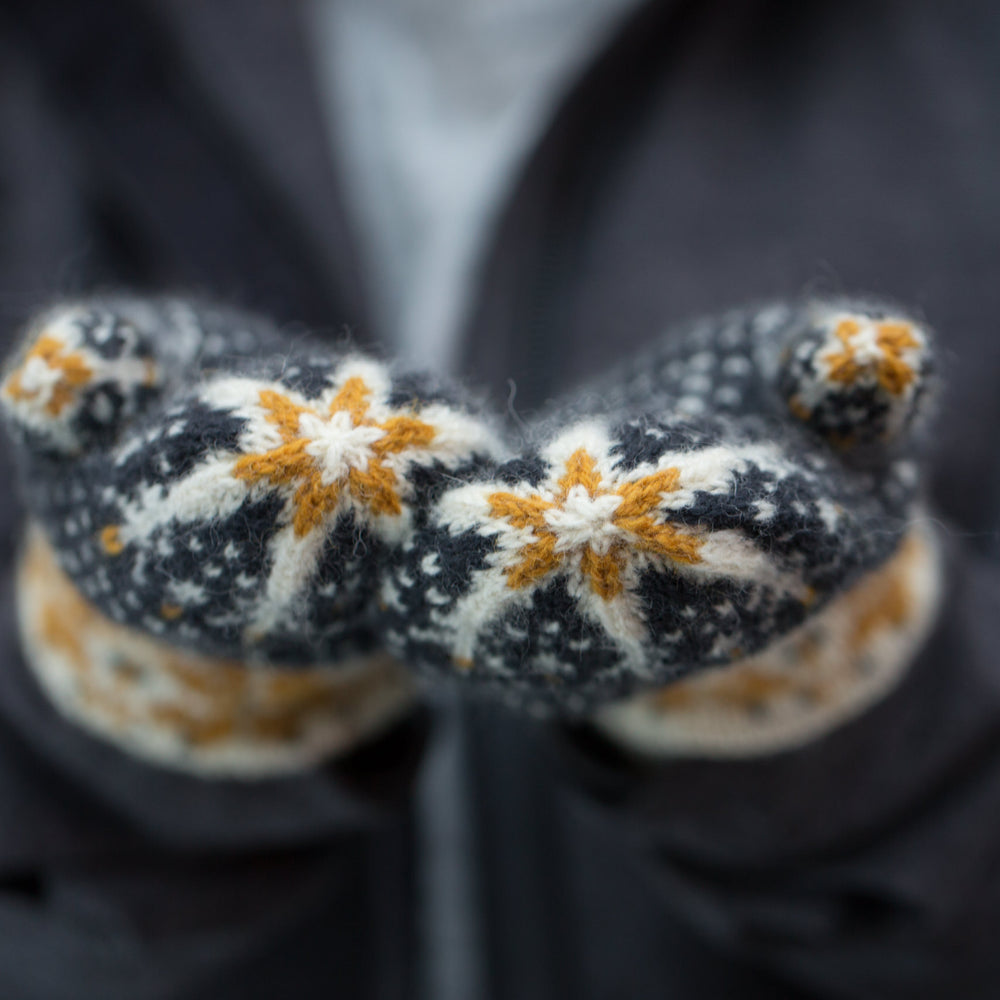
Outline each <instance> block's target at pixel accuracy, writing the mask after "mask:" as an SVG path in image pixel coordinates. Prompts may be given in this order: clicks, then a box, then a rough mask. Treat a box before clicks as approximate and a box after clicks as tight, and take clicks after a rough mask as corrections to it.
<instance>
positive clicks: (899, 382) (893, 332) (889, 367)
mask: <svg viewBox="0 0 1000 1000" xmlns="http://www.w3.org/2000/svg"><path fill="white" fill-rule="evenodd" d="M861 329H862V326H861V323H859V322H858V321H857V320H854V319H844V320H841V321H840V322H839V323H838V324H837V328H836V329H835V330H834V331H833V333H834V336H835V337H836V338H837V339H838V340H839V341H840V343H841V345H842V349H841V350H839V351H834V352H833V353H832V354H828V355H826V358H825V360H826V362H827V364H828V365H829V366H830V369H829V378H830V380H831V381H832V382H840V383H842V384H844V385H853V384H854V383H855V382H856V381H857V380H858V378H860V377H861V376H862V375H864V374H868V373H869V372H871V371H872V370H873V369H874V371H875V375H876V378H877V379H878V383H879V385H880V386H882V388H883V389H885V390H886V392H889V393H891V394H892V395H893V396H898V395H899V394H900V393H901V392H902V391H903V390H904V389H905V388H906V387H907V386H908V385H909V384H910V383H911V382H912V381H913V380H914V379H915V378H916V373H915V372H914V370H913V369H912V368H911V367H910V366H909V365H908V364H907V363H906V362H905V361H904V360H903V357H902V352H903V351H905V350H907V349H912V348H919V347H920V346H921V344H920V341H918V340H917V338H916V337H915V336H914V335H913V328H912V327H911V326H910V324H909V323H903V322H901V321H899V320H891V321H886V322H882V323H876V324H875V345H876V347H877V348H878V351H879V357H878V359H877V360H875V361H869V360H867V359H859V357H858V347H857V345H856V344H855V343H854V338H855V337H856V336H857V334H858V333H860V332H861Z"/></svg>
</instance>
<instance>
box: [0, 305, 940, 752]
mask: <svg viewBox="0 0 1000 1000" xmlns="http://www.w3.org/2000/svg"><path fill="white" fill-rule="evenodd" d="M930 380H931V351H930V343H929V339H928V335H927V333H926V331H924V330H923V329H922V328H921V327H919V326H918V325H917V324H915V323H913V322H912V321H910V320H906V319H903V318H900V317H899V316H898V315H894V314H887V313H885V312H884V311H883V310H881V309H880V308H879V307H871V308H868V307H859V306H857V305H850V304H843V305H838V304H825V305H823V304H811V305H808V306H804V307H799V308H793V307H770V308H767V309H763V310H756V311H751V312H747V313H743V314H733V315H729V316H726V317H723V319H721V320H719V321H717V322H707V323H703V324H700V325H698V326H697V327H695V328H693V329H692V330H691V331H689V332H687V333H683V334H680V335H677V336H673V337H671V338H669V340H668V343H667V346H665V347H664V348H663V350H662V351H661V352H659V353H657V354H654V355H651V356H648V357H646V358H644V359H642V360H641V361H640V362H639V363H637V364H635V365H633V366H632V367H631V369H629V370H625V371H623V372H622V373H620V374H619V375H618V376H617V377H616V378H613V379H610V380H609V381H608V382H607V383H606V384H605V385H603V386H598V387H596V388H595V389H593V390H588V391H586V392H584V393H579V394H577V396H576V397H575V398H574V399H572V400H568V401H566V402H564V403H562V404H560V405H557V406H556V407H555V408H554V410H553V411H552V413H551V414H548V415H546V416H545V417H543V418H542V419H541V420H540V421H539V422H538V423H537V424H536V426H535V427H534V428H533V429H532V432H531V434H530V441H529V444H528V446H527V447H525V448H522V449H519V450H518V453H515V457H511V452H510V451H509V450H508V447H507V446H506V445H505V443H504V441H503V440H502V439H501V437H500V435H499V433H498V431H497V430H496V428H495V426H494V423H495V422H494V421H492V420H491V419H490V418H489V416H488V415H486V414H484V413H482V412H481V411H480V410H479V408H478V407H477V406H475V405H474V404H473V403H472V402H471V401H470V399H469V397H468V396H466V395H465V394H464V393H462V392H460V391H458V390H457V389H455V388H453V387H451V386H447V385H445V384H443V383H441V382H440V381H438V380H435V379H431V378H428V377H421V376H414V375H409V374H405V373H399V372H397V371H395V370H394V369H393V368H392V367H390V366H387V365H385V364H383V363H380V362H377V361H375V360H372V359H370V358H364V357H362V356H360V355H358V354H356V353H353V352H350V351H347V350H345V351H343V352H331V351H330V350H329V349H326V350H320V349H319V348H317V347H316V346H315V345H312V344H310V343H308V342H307V341H305V340H300V341H298V342H293V343H288V342H287V341H286V340H285V339H284V338H282V337H281V336H280V335H279V334H278V333H277V331H275V330H274V329H273V328H271V327H270V326H268V325H267V324H265V323H262V322H261V321H259V320H252V319H249V318H247V317H243V316H241V315H239V314H235V313H232V312H228V311H225V310H217V309H212V308H207V307H199V308H195V307H193V306H191V305H189V304H185V303H181V302H175V301H164V302H158V303H150V302H139V301H134V300H123V299H121V300H118V299H116V300H103V301H102V300H98V301H95V302H90V303H84V304H82V305H76V306H67V307H63V308H61V309H58V310H55V311H54V312H52V313H51V314H49V315H48V316H46V317H43V318H42V320H40V322H39V323H38V325H37V327H36V330H35V332H34V333H33V335H32V336H31V337H30V338H29V342H28V346H27V348H26V350H25V352H24V353H23V355H22V356H21V357H20V358H19V359H18V360H17V362H16V364H15V367H14V369H13V371H12V372H11V374H10V375H9V376H8V378H7V381H6V382H5V384H4V387H3V389H2V391H0V398H2V399H3V402H4V405H5V408H6V410H7V413H8V417H9V423H10V426H11V428H12V431H13V434H14V436H15V439H16V440H17V442H18V444H19V453H20V456H21V460H22V461H21V465H22V471H23V478H24V482H25V485H26V489H27V495H28V498H29V502H30V506H31V511H32V514H33V516H34V518H35V520H36V522H37V524H38V526H39V528H38V531H37V532H36V533H35V534H34V536H33V537H34V541H33V542H32V543H31V546H30V548H29V551H28V555H27V557H26V559H25V561H24V564H23V574H24V577H25V579H24V585H23V586H22V588H21V598H22V600H21V605H22V626H23V632H24V636H25V644H26V647H27V649H28V652H29V659H30V661H31V663H32V666H33V668H34V669H35V671H36V673H37V674H38V675H39V677H40V679H41V680H42V683H43V685H44V686H45V687H46V689H47V690H48V691H49V693H50V694H51V695H52V697H53V698H54V699H55V701H56V702H57V703H58V704H59V705H60V706H61V707H62V708H63V709H64V710H65V711H66V712H68V713H70V714H72V715H74V716H75V717H77V718H80V719H81V720H82V721H84V722H85V723H86V724H88V725H90V726H91V727H92V728H94V729H96V730H99V731H101V732H104V733H105V734H108V735H111V736H112V737H113V738H116V739H118V740H119V741H120V742H123V743H125V744H126V745H128V746H129V747H130V748H132V749H133V750H137V751H138V752H143V753H146V754H147V755H148V754H152V755H154V756H157V758H158V759H163V760H169V761H176V760H178V759H181V760H183V761H186V762H188V763H192V762H193V765H192V766H199V767H202V768H203V769H204V768H211V767H219V768H229V769H233V768H238V767H241V766H243V765H240V764H234V763H233V762H234V761H247V760H250V761H252V763H250V764H247V765H246V767H245V768H244V769H245V770H254V769H259V768H261V767H265V766H269V765H267V763H266V762H267V761H271V762H272V765H271V766H279V765H276V764H273V762H274V761H284V762H285V764H286V765H287V766H293V765H294V764H297V763H301V762H303V761H308V760H313V759H315V758H316V757H317V756H319V755H321V754H323V753H329V752H332V751H334V750H336V749H337V748H339V747H342V746H344V745H346V744H347V742H349V741H348V739H347V738H346V737H345V736H344V735H343V732H342V733H341V735H340V736H336V735H335V733H336V731H337V728H338V727H337V725H333V724H331V722H330V717H331V715H333V716H336V717H337V718H339V719H341V721H343V719H344V718H346V717H350V718H351V719H352V721H356V719H359V718H360V719H364V720H365V721H364V722H363V723H360V724H359V726H360V728H361V729H367V728H370V727H373V726H374V725H375V724H376V722H378V721H380V720H384V719H385V718H387V717H388V716H389V715H391V714H392V713H393V712H398V711H399V706H400V705H401V704H403V703H404V702H405V700H406V697H407V696H408V689H407V685H406V682H405V680H404V679H403V675H402V674H401V673H400V672H399V670H398V668H395V667H393V666H391V664H389V663H388V662H387V661H386V660H385V658H384V656H383V655H381V651H382V650H385V649H388V650H389V651H391V652H392V653H393V654H395V655H396V656H397V657H398V658H399V659H401V660H402V661H403V662H405V663H406V664H407V665H408V666H413V667H415V668H417V669H418V670H420V671H422V672H424V673H437V674H442V673H443V674H446V675H449V676H456V675H457V676H461V677H462V678H464V679H465V680H466V681H467V682H470V683H475V684H478V685H480V686H486V687H489V688H492V689H493V690H495V691H497V692H499V693H500V694H501V695H502V696H503V697H505V698H507V699H511V700H515V701H517V702H518V703H519V704H524V705H528V706H529V707H538V708H551V709H556V710H560V711H566V712H570V713H583V712H589V711H590V710H592V709H593V708H594V707H595V706H596V705H598V704H599V703H602V702H604V701H607V700H608V699H610V698H614V697H618V696H621V695H623V694H625V693H627V692H629V691H631V690H633V689H635V688H637V687H641V686H645V687H649V686H652V685H655V684H658V683H664V682H667V681H672V680H676V679H678V678H681V677H682V676H684V675H686V674H693V673H694V672H696V671H699V670H702V669H704V668H709V667H718V666H720V665H725V664H737V665H742V664H745V663H750V662H752V658H753V657H755V656H756V655H758V654H759V653H760V652H761V651H762V650H773V649H778V648H779V647H778V646H777V645H776V644H778V643H779V642H780V641H782V640H783V637H786V636H787V637H789V638H787V639H784V640H783V641H785V642H789V641H797V638H796V637H797V636H799V635H800V632H799V631H796V630H800V629H801V627H802V625H803V623H804V622H807V621H813V622H820V621H826V618H825V617H824V616H828V615H829V614H831V613H833V612H835V610H836V606H837V605H836V601H835V600H834V599H835V598H836V595H838V594H841V593H844V592H845V591H848V590H849V589H850V588H853V587H855V586H856V585H863V584H866V581H867V580H868V579H869V575H870V574H872V573H873V572H876V573H877V572H880V568H882V569H884V570H886V571H888V570H889V569H891V567H892V566H895V565H896V564H897V562H898V560H899V559H900V558H902V556H903V554H904V553H905V552H906V551H910V549H909V548H908V547H907V546H911V545H912V544H916V543H914V542H913V541H912V540H913V539H914V538H915V537H916V535H915V534H914V533H913V532H909V533H908V532H907V525H908V524H910V523H912V518H913V514H914V509H915V508H914V505H915V503H916V499H917V496H918V485H919V484H918V475H917V467H916V465H915V464H914V462H913V460H912V458H911V457H910V455H909V448H910V443H911V442H912V440H913V427H914V418H915V417H916V415H917V414H918V412H919V411H920V410H921V409H922V408H923V407H922V404H923V402H924V400H925V399H926V398H927V391H926V390H927V387H928V385H929V383H930ZM904 543H905V544H904ZM921 546H922V547H921V549H920V551H921V553H923V556H922V559H923V561H922V562H921V566H922V567H924V568H927V567H929V566H930V562H929V560H930V559H931V557H930V555H928V553H929V552H930V547H929V543H927V542H923V543H921ZM56 562H58V565H59V567H61V568H60V569H57V568H56ZM925 564H926V566H925ZM929 572H930V570H929V569H928V573H929ZM62 574H65V575H66V577H65V578H64V577H63V576H62ZM56 579H58V581H60V583H59V584H58V586H62V583H63V582H65V586H66V587H69V588H70V590H71V591H74V592H76V591H78V593H76V597H77V598H78V599H79V605H78V610H79V614H78V615H77V618H78V619H80V620H79V621H76V622H75V624H74V625H73V626H72V627H70V628H69V629H66V628H58V627H53V626H54V625H56V624H59V623H61V624H63V625H65V623H66V618H65V616H64V617H62V618H61V619H60V616H59V614H58V607H59V602H56V601H55V599H54V598H52V599H49V598H48V597H47V595H51V594H54V593H55V590H54V589H53V587H54V586H57V585H55V584H53V582H52V581H53V580H56ZM66 581H72V584H70V583H69V582H66ZM928 594H929V591H928ZM928 600H929V598H928ZM60 601H61V602H62V603H63V604H66V603H72V602H71V601H70V598H69V596H68V592H64V593H63V597H62V598H60ZM910 603H911V604H912V603H913V602H910ZM925 603H927V602H925ZM46 607H48V609H49V610H46ZM74 607H77V605H74ZM928 616H929V605H928V607H926V608H923V610H920V609H919V608H917V607H916V606H915V605H914V606H912V607H911V606H910V605H908V606H907V608H906V614H905V615H903V618H904V619H905V624H906V626H907V633H908V634H916V633H917V632H918V631H919V629H918V628H917V627H916V624H917V622H916V619H919V620H920V621H921V622H922V621H924V620H925V619H926V618H927V617H928ZM911 619H912V620H911ZM84 620H85V623H84ZM911 626H912V627H911ZM108 630H110V632H109V631H108ZM98 633H100V635H101V638H100V639H98V638H95V637H96V636H97V634H98ZM138 641H141V642H143V643H155V644H156V648H157V649H158V650H159V651H160V652H159V654H158V655H157V656H155V657H154V656H152V655H151V654H150V653H149V652H148V650H147V651H146V652H145V653H144V654H143V656H142V657H136V656H134V655H131V654H129V655H124V654H123V653H122V649H123V648H126V647H129V648H130V643H132V642H138ZM144 649H145V647H144ZM178 657H179V658H180V659H178ZM137 659H139V660H141V661H142V663H143V664H147V665H148V664H152V666H148V667H143V668H141V669H138V672H137V667H136V662H135V661H136V660H137ZM179 663H181V664H182V665H181V666H178V664H179ZM123 664H124V665H125V667H124V669H123V666H122V665H123ZM734 669H735V667H733V666H731V667H728V668H727V670H726V671H714V672H713V673H712V674H711V675H708V674H706V679H707V678H708V677H709V676H712V677H718V676H720V675H721V674H722V673H725V672H727V671H732V670H734ZM373 671H374V672H375V673H373ZM147 675H148V676H147ZM372 677H375V680H374V681H372V680H371V678H372ZM222 678H225V680H221V679H222ZM347 678H350V679H352V681H354V682H356V683H355V688H357V687H359V686H360V687H361V688H362V689H363V696H358V697H356V698H347V699H346V700H347V701H348V702H350V703H351V704H350V706H349V707H348V708H347V709H345V708H344V701H345V699H344V698H342V697H341V694H340V686H341V685H342V684H343V683H345V679H347ZM208 689H211V692H212V694H211V697H209V698H208V700H210V701H211V700H213V699H214V702H213V705H212V707H211V708H210V709H209V708H205V711H204V713H203V716H200V715H198V712H197V711H195V709H194V708H193V707H192V706H195V705H196V704H197V698H196V697H195V695H196V694H198V693H199V692H200V691H204V690H208ZM404 689H406V694H404V693H403V691H404ZM353 690H354V688H352V691H353ZM165 692H166V693H165ZM275 692H281V697H284V698H286V700H287V701H288V702H289V703H290V704H291V706H292V707H291V708H289V709H288V710H287V711H286V707H287V706H286V705H285V703H284V702H281V704H280V705H278V706H277V707H276V701H275V699H278V701H280V698H279V696H278V694H275ZM206 697H208V696H206ZM158 699H160V700H158ZM164 699H165V700H164ZM359 706H360V707H359ZM387 706H388V707H387ZM616 708H618V709H620V708H621V706H617V707H616ZM199 711H200V709H199ZM609 711H614V710H609ZM275 716H277V721H275ZM206 720H208V721H206ZM248 720H249V721H248ZM373 720H374V721H373ZM609 724H613V723H609ZM630 726H631V723H630ZM631 728H634V726H632V727H631ZM340 729H341V730H342V731H347V730H350V731H351V734H352V735H351V738H352V739H353V738H354V737H355V736H356V732H357V729H358V726H354V727H353V729H352V727H351V726H348V725H346V724H342V725H341V726H340ZM275 734H277V735H275Z"/></svg>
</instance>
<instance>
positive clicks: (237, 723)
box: [18, 526, 416, 778]
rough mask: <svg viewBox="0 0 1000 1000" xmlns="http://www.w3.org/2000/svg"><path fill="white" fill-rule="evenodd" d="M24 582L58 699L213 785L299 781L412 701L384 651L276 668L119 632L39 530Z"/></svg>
mask: <svg viewBox="0 0 1000 1000" xmlns="http://www.w3.org/2000/svg"><path fill="white" fill-rule="evenodd" d="M18 584H19V586H18V614H19V622H20V630H21V640H22V646H23V648H24V651H25V654H26V660H27V662H28V665H29V667H30V669H31V670H32V672H33V673H34V675H35V677H36V678H37V679H38V681H39V684H40V686H41V687H42V689H43V690H44V691H45V693H46V694H47V695H48V697H49V698H50V699H51V701H52V702H54V704H55V705H56V706H57V707H58V708H59V710H60V711H61V712H62V713H63V714H64V715H66V716H67V717H68V718H69V719H71V720H72V721H74V722H76V723H78V724H79V725H81V726H83V727H84V728H85V729H87V730H88V731H90V732H91V733H93V734H95V735H97V736H99V737H101V738H103V739H106V740H110V741H111V742H113V743H115V744H117V745H118V746H120V747H121V748H122V749H124V750H126V751H128V752H130V753H132V754H135V755H136V756H138V757H141V758H145V759H147V760H149V761H151V762H154V763H156V764H160V765H164V766H168V767H172V768H176V769H180V770H184V771H189V772H194V773H197V774H200V775H203V776H206V777H239V778H263V777H267V776H271V775H275V774H281V773H288V772H293V771H298V770H302V769H304V768H307V767H309V766H312V765H315V764H317V763H319V762H320V761H323V760H326V759H329V758H332V757H335V756H337V755H338V754H341V753H343V752H346V751H349V750H352V749H354V748H356V747H357V746H358V745H359V744H361V743H363V742H365V741H367V740H370V739H372V738H374V737H375V736H377V735H378V734H380V733H381V732H383V731H385V730H386V729H387V728H388V727H389V726H390V725H391V724H392V723H393V722H395V721H397V720H398V719H399V718H400V717H401V716H402V715H403V714H404V713H405V712H406V711H407V710H408V709H410V708H412V706H413V704H414V701H415V697H416V695H415V686H414V682H413V681H412V680H411V678H410V676H409V675H408V674H407V673H406V671H404V670H403V668H402V667H401V666H399V665H398V664H397V663H396V662H395V661H394V660H392V659H391V657H389V656H387V655H386V654H383V653H378V654H375V655H372V656H367V657H365V656H359V657H356V658H355V659H354V660H351V661H349V662H340V663H338V664H337V665H336V666H323V665H316V666H307V667H299V668H295V669H285V668H274V667H269V666H263V665H257V664H254V665H248V664H246V663H242V662H240V661H238V660H231V659H220V658H215V657H208V656H201V655H198V654H196V653H191V652H189V651H186V650H182V649H180V648H179V647H175V646H172V645H170V644H168V643H165V642H162V641H160V640H157V639H155V638H153V637H152V636H150V635H149V634H147V633H145V632H142V631H140V630H138V629H134V628H128V627H126V626H124V625H119V624H117V623H116V622H113V621H111V619H109V618H107V617H106V616H105V615H103V614H102V613H101V612H100V611H99V610H98V609H97V608H95V607H94V606H93V605H92V604H91V603H90V602H89V601H87V600H86V598H84V596H83V595H82V594H81V593H80V592H79V591H78V590H77V589H76V587H75V586H74V585H73V584H72V582H71V581H70V580H69V578H68V577H67V576H66V574H65V573H64V572H63V571H62V569H61V568H60V567H59V565H58V563H57V562H56V558H55V555H54V553H53V550H52V548H51V547H50V545H49V543H48V541H47V539H46V538H45V536H44V534H43V532H42V531H41V529H40V528H38V527H37V526H32V527H31V529H30V530H29V532H28V540H27V544H26V546H25V549H24V552H23V554H22V557H21V562H20V567H19V573H18ZM166 613H168V614H169V609H166Z"/></svg>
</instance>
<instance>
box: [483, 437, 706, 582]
mask: <svg viewBox="0 0 1000 1000" xmlns="http://www.w3.org/2000/svg"><path fill="white" fill-rule="evenodd" d="M679 483H680V470H679V469H677V468H676V467H671V468H669V469H663V470H662V471H660V472H656V473H653V474H652V475H649V476H644V477H642V478H641V479H637V480H635V481H632V482H626V483H622V484H620V485H618V486H617V487H615V488H613V489H609V488H608V486H606V485H605V484H604V482H603V481H602V478H601V473H600V470H599V469H598V468H597V462H596V461H595V459H594V458H593V456H591V455H590V454H589V453H588V452H587V451H586V449H584V448H578V449H577V450H576V451H575V452H573V454H572V455H570V457H569V459H567V461H566V465H565V472H564V474H563V475H562V476H561V478H560V479H559V480H558V483H557V485H558V487H559V489H558V492H557V493H556V494H555V496H554V497H553V498H552V499H547V498H546V497H543V496H541V495H539V494H537V493H536V494H532V495H531V496H529V497H519V496H517V495H516V494H513V493H507V492H496V493H491V494H490V495H489V496H488V497H487V502H488V503H489V505H490V515H491V516H492V517H497V518H505V519H506V520H507V522H508V523H509V524H510V525H511V526H512V527H515V528H530V529H531V532H532V539H533V540H532V541H530V542H528V543H527V544H526V545H524V546H522V548H521V549H520V551H519V552H518V562H517V563H515V564H514V565H512V566H508V567H507V568H506V569H505V570H504V574H505V575H506V577H507V585H508V586H509V587H511V588H513V589H515V590H516V589H520V588H522V587H526V586H528V585H529V584H531V583H534V582H535V581H536V580H540V579H542V578H543V577H545V576H548V575H549V574H550V573H553V572H555V571H556V570H557V569H559V568H560V566H562V565H564V564H565V563H567V562H569V561H575V562H576V563H577V564H578V566H579V568H580V570H581V572H582V573H583V575H584V576H585V577H587V579H588V580H589V582H590V587H591V589H592V590H593V592H594V593H595V594H598V595H599V596H600V597H602V598H603V599H604V600H605V601H608V600H611V599H612V598H614V597H617V596H618V595H619V594H621V593H622V591H623V589H624V584H623V583H622V572H623V570H624V569H625V567H626V563H627V559H628V556H629V553H630V552H643V553H646V554H648V555H653V556H660V557H661V558H664V559H669V560H671V561H672V562H676V563H682V564H686V565H693V564H695V563H699V562H701V556H700V554H699V550H700V549H701V545H702V542H701V541H700V540H699V539H698V538H696V537H695V536H694V535H691V534H688V533H686V532H683V531H680V530H678V529H677V528H675V527H674V526H673V525H672V524H664V523H660V522H658V521H657V520H656V518H655V514H656V512H657V509H658V507H659V505H660V502H661V494H663V493H672V492H674V491H675V490H677V489H678V488H679ZM602 498H606V499H602ZM578 501H582V503H583V505H584V507H586V505H587V503H588V501H589V502H591V506H592V507H593V506H594V505H593V501H598V503H599V504H600V507H599V510H598V512H597V513H596V520H595V522H594V528H595V532H596V533H599V534H600V535H601V536H602V540H601V541H599V542H595V540H594V539H595V538H596V534H595V535H594V537H593V538H592V539H591V540H590V541H585V540H584V541H579V542H576V541H574V540H572V539H571V538H568V537H567V536H568V533H567V532H563V531H562V530H561V529H560V521H561V517H564V516H565V515H566V514H572V511H571V510H568V508H570V507H571V506H573V505H577V504H578ZM615 501H617V502H615Z"/></svg>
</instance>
